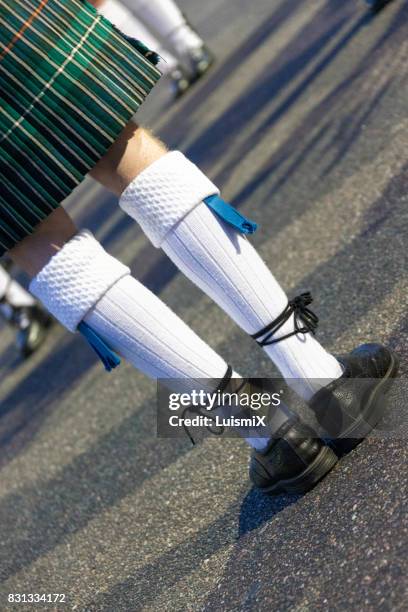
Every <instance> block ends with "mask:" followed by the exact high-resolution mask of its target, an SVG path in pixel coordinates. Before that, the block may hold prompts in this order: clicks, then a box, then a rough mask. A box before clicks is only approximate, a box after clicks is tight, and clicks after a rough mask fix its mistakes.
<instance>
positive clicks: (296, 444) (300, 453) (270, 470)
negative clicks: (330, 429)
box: [249, 418, 338, 495]
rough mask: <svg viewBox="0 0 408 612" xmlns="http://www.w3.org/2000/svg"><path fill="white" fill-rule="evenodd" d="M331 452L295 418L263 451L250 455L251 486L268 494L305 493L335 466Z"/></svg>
mask: <svg viewBox="0 0 408 612" xmlns="http://www.w3.org/2000/svg"><path fill="white" fill-rule="evenodd" d="M337 461H338V458H337V456H336V454H335V453H334V451H333V450H332V449H331V448H329V447H328V446H327V445H326V444H325V443H324V442H323V441H322V440H320V439H319V438H317V437H316V434H315V432H314V431H313V430H312V429H311V428H310V427H309V426H308V425H305V424H303V423H302V422H301V421H300V420H299V419H298V418H293V419H291V420H290V421H288V422H287V423H286V424H285V425H284V426H283V427H281V429H280V430H279V431H277V432H276V434H275V435H274V437H273V439H272V440H271V442H270V443H269V445H268V447H267V449H266V450H265V451H264V452H257V451H256V452H253V453H252V457H251V463H250V466H249V476H250V479H251V481H252V483H253V484H254V485H255V486H256V487H257V488H258V489H260V490H261V491H262V492H264V493H267V494H269V495H278V494H280V493H298V494H301V493H306V492H307V491H309V490H310V489H312V488H313V487H314V486H315V485H316V484H317V483H318V482H319V480H321V479H322V478H323V477H324V476H326V474H327V473H328V472H330V470H331V469H332V468H333V467H334V466H335V465H336V463H337Z"/></svg>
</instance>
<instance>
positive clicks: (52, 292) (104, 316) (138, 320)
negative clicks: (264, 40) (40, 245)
mask: <svg viewBox="0 0 408 612" xmlns="http://www.w3.org/2000/svg"><path fill="white" fill-rule="evenodd" d="M31 290H32V292H33V293H34V295H36V296H37V297H38V298H39V299H40V300H41V301H42V302H43V303H44V305H45V306H46V308H47V309H48V310H49V311H50V312H51V313H52V314H53V315H54V316H55V317H56V318H57V319H58V320H59V321H60V322H61V323H62V324H63V325H65V327H67V328H68V329H69V330H70V331H75V330H76V329H77V327H78V325H79V323H80V322H81V321H85V322H86V323H87V324H88V325H89V326H90V327H91V328H92V330H94V331H95V332H97V333H98V334H99V335H100V336H101V337H102V338H103V339H104V340H105V342H106V343H107V344H108V345H109V346H110V347H111V348H112V349H113V350H115V351H116V352H118V353H119V354H121V355H123V357H125V358H126V359H127V361H129V362H130V363H131V364H132V365H134V366H135V367H136V368H138V369H139V370H141V371H142V372H144V373H145V374H146V375H147V376H149V377H151V378H159V379H174V380H170V381H169V386H171V385H172V384H176V390H177V391H180V385H181V390H182V391H186V392H188V390H189V389H190V388H191V384H194V383H195V381H198V386H199V387H202V385H203V380H202V379H207V380H206V381H205V384H206V385H207V387H206V389H208V390H209V391H210V392H212V391H213V390H214V389H215V388H216V387H217V386H218V384H219V381H220V380H221V379H223V377H224V376H225V373H226V370H227V364H226V363H225V361H224V360H223V359H222V357H220V356H219V355H218V354H217V353H216V352H215V351H214V350H213V349H212V348H210V347H209V346H208V345H207V344H206V343H205V342H204V341H203V340H201V339H200V338H199V337H198V336H197V334H195V333H194V332H193V330H192V329H190V328H189V327H188V326H187V325H186V324H185V323H184V322H183V321H182V320H181V319H180V318H179V317H178V316H177V315H176V314H175V313H174V312H173V311H171V310H170V309H169V308H168V307H167V306H166V305H165V304H164V303H163V302H162V301H161V300H160V299H159V298H158V297H157V296H155V295H154V294H153V293H152V292H151V291H149V290H148V289H147V288H146V287H144V286H143V285H142V284H141V283H140V282H139V281H137V280H136V279H135V278H133V277H132V276H130V271H129V269H128V268H127V267H126V266H124V265H123V264H121V263H120V262H119V261H117V260H116V259H114V258H113V257H111V256H110V255H108V253H106V251H104V249H103V248H102V247H101V245H100V244H99V243H98V242H97V241H96V240H95V238H94V237H93V236H92V234H91V233H90V232H87V231H81V232H79V233H78V234H77V235H76V236H75V237H74V238H73V239H72V240H70V241H69V242H68V243H67V244H66V245H65V246H64V247H63V249H61V251H59V252H58V253H57V254H56V255H55V256H54V257H53V258H52V259H51V260H50V261H49V263H48V264H47V265H46V266H45V267H44V268H43V269H42V270H41V272H40V273H39V274H38V275H37V276H36V277H35V278H34V279H33V281H32V282H31ZM234 377H239V376H238V374H236V373H234ZM183 380H186V385H187V386H186V388H183V382H182V381H183ZM281 418H283V419H285V418H287V417H286V413H285V412H282V417H281ZM262 433H263V434H264V430H262ZM255 435H256V432H255V434H254V433H252V437H251V438H249V439H248V443H249V444H250V445H251V446H253V447H255V448H258V449H259V448H260V447H261V445H265V443H266V442H267V440H265V439H264V438H261V440H259V439H258V438H256V437H255Z"/></svg>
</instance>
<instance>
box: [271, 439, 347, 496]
mask: <svg viewBox="0 0 408 612" xmlns="http://www.w3.org/2000/svg"><path fill="white" fill-rule="evenodd" d="M338 460H339V459H338V457H337V455H336V454H335V453H334V451H333V450H332V449H331V448H329V447H328V446H323V447H322V448H321V450H320V452H319V454H318V455H317V457H316V459H315V460H314V461H313V462H312V463H311V464H310V465H309V466H308V467H307V468H306V469H305V470H304V471H303V472H301V473H300V474H298V475H297V476H295V477H294V478H289V479H287V480H280V481H279V482H277V483H276V484H274V485H272V486H270V487H266V488H264V489H261V490H262V492H263V493H266V494H267V495H279V494H281V493H292V494H299V495H300V494H303V493H307V491H310V489H313V487H314V486H315V485H316V484H317V483H318V482H319V480H321V479H322V478H324V477H325V476H326V474H328V473H329V472H330V470H332V469H333V468H334V466H335V465H336V463H337V462H338Z"/></svg>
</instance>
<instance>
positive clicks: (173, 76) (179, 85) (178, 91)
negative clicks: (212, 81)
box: [169, 67, 191, 99]
mask: <svg viewBox="0 0 408 612" xmlns="http://www.w3.org/2000/svg"><path fill="white" fill-rule="evenodd" d="M169 76H170V82H171V89H172V92H173V96H174V98H175V99H178V98H181V96H182V95H183V94H185V93H186V91H188V90H189V89H190V86H191V83H190V79H189V78H188V76H187V75H186V74H185V72H184V71H183V70H182V69H181V68H179V67H178V68H176V69H175V70H173V72H171V73H170V75H169Z"/></svg>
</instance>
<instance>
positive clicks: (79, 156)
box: [0, 0, 160, 255]
mask: <svg viewBox="0 0 408 612" xmlns="http://www.w3.org/2000/svg"><path fill="white" fill-rule="evenodd" d="M140 49H141V50H140ZM146 51H147V53H146V56H147V57H145V55H144V54H143V46H142V45H140V46H137V44H136V46H135V45H134V44H132V43H131V42H129V41H128V40H127V39H126V37H124V36H123V35H122V34H121V33H120V32H118V30H117V29H116V28H115V27H114V26H112V24H110V23H109V22H108V21H107V20H106V19H105V18H104V17H102V16H100V15H98V13H97V11H96V10H95V9H94V8H93V7H92V6H91V5H90V4H88V3H87V2H86V1H85V0H18V1H17V0H0V255H2V254H3V253H4V251H6V250H8V249H10V248H12V247H13V246H14V245H15V244H16V243H18V242H19V241H20V240H22V239H23V238H24V237H25V236H27V235H29V234H30V233H32V232H33V231H34V229H35V227H36V225H38V223H40V222H41V221H42V220H44V219H45V218H46V217H47V216H48V215H49V214H50V213H51V212H52V211H53V210H55V208H57V207H58V206H59V205H60V203H61V202H62V201H63V200H64V199H65V198H66V197H67V196H68V195H69V194H70V193H71V192H72V190H73V189H74V188H75V187H76V186H77V185H78V184H79V183H80V182H81V181H82V179H83V178H84V176H85V175H86V174H87V173H88V172H89V170H90V169H91V168H92V167H93V166H94V165H95V164H96V162H97V161H98V160H99V159H100V158H101V157H102V156H103V155H104V154H105V153H106V151H107V149H108V148H109V147H110V146H111V145H112V144H113V142H114V141H115V140H116V138H117V137H118V135H119V134H120V132H121V131H122V129H123V128H124V126H125V125H126V124H127V123H128V121H129V120H130V119H131V117H132V116H133V115H134V114H135V112H136V111H137V109H138V108H139V106H140V105H141V104H142V102H143V101H144V99H145V98H146V96H147V95H148V94H149V92H150V90H151V89H152V87H153V86H154V85H155V83H156V82H157V81H158V79H159V78H160V73H159V71H158V70H157V69H156V67H155V66H154V64H153V63H152V61H151V59H149V56H150V55H151V54H150V53H149V52H148V50H146Z"/></svg>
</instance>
